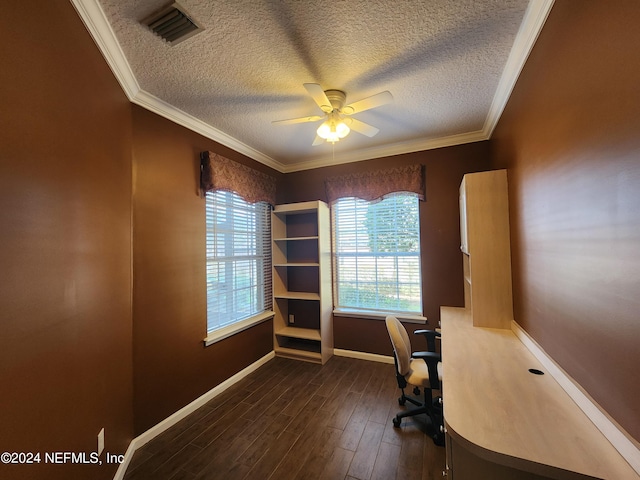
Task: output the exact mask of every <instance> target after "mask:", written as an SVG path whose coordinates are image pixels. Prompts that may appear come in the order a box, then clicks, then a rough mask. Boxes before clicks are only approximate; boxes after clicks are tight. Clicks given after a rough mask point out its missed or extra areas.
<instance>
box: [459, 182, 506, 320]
mask: <svg viewBox="0 0 640 480" xmlns="http://www.w3.org/2000/svg"><path fill="white" fill-rule="evenodd" d="M460 238H461V246H460V249H461V250H462V257H463V258H462V260H463V275H464V300H465V308H467V309H468V310H470V311H472V313H473V324H474V325H475V326H481V327H493V328H511V320H513V301H512V291H511V249H510V238H509V206H508V197H507V171H506V170H494V171H489V172H479V173H470V174H467V175H465V176H464V178H463V179H462V183H461V184H460Z"/></svg>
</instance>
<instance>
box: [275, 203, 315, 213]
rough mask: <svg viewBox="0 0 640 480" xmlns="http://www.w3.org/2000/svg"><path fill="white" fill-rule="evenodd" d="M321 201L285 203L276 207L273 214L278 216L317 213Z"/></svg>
mask: <svg viewBox="0 0 640 480" xmlns="http://www.w3.org/2000/svg"><path fill="white" fill-rule="evenodd" d="M319 204H320V201H318V200H313V201H309V202H299V203H285V204H283V205H276V206H275V208H274V209H273V213H274V214H276V215H287V214H300V213H316V212H317V211H318V207H319Z"/></svg>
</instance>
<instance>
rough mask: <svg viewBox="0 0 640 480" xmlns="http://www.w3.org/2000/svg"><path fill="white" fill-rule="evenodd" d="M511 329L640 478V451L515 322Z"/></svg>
mask: <svg viewBox="0 0 640 480" xmlns="http://www.w3.org/2000/svg"><path fill="white" fill-rule="evenodd" d="M511 330H512V331H513V333H515V335H516V336H517V337H518V338H519V339H520V341H521V342H522V343H523V344H524V346H525V347H527V348H528V349H529V351H530V352H531V353H532V354H533V355H534V356H535V357H536V358H537V359H538V360H539V361H540V363H542V365H544V367H545V368H546V369H547V371H548V372H549V373H550V374H551V376H552V377H553V378H555V380H556V381H557V382H558V383H559V384H560V386H561V387H562V388H563V389H564V391H565V392H567V394H568V395H569V396H570V397H571V398H572V399H573V401H574V402H576V405H578V407H580V409H581V410H582V411H583V412H584V413H585V415H587V417H589V419H590V420H591V421H592V422H593V424H594V425H595V426H596V428H597V429H598V430H600V432H602V434H603V435H604V436H605V437H606V438H607V440H609V442H610V443H611V445H613V447H614V448H615V449H616V450H618V452H619V453H620V455H622V457H623V458H624V459H625V460H626V461H627V462H628V463H629V465H631V467H632V468H633V469H634V470H635V471H636V472H637V473H638V474H639V475H640V448H638V445H636V444H635V442H634V441H633V440H632V439H631V438H630V437H629V436H628V435H627V434H626V433H625V432H624V430H622V428H621V427H620V426H619V425H618V424H617V423H616V422H615V421H614V420H613V419H611V418H610V417H609V416H608V415H607V414H606V413H605V412H604V411H603V410H602V408H601V407H600V406H599V405H598V404H597V403H596V402H595V401H594V400H593V399H592V398H591V397H590V396H589V394H588V393H587V392H585V391H584V390H583V389H582V387H580V385H579V384H578V383H577V382H576V381H575V380H573V379H572V378H571V377H570V376H569V375H568V374H567V372H565V371H564V370H563V369H562V368H561V367H560V366H559V365H558V364H557V363H556V362H555V361H554V360H553V359H552V358H551V357H550V356H549V355H548V354H547V352H545V351H544V350H543V349H542V347H541V346H540V345H538V343H537V342H536V341H535V340H534V339H533V338H531V337H530V336H529V334H528V333H527V332H526V331H524V330H523V328H522V327H521V326H520V325H518V324H517V323H516V322H515V321H512V322H511Z"/></svg>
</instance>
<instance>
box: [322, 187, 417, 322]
mask: <svg viewBox="0 0 640 480" xmlns="http://www.w3.org/2000/svg"><path fill="white" fill-rule="evenodd" d="M418 201H419V200H418V198H417V196H416V195H414V194H407V193H395V194H391V195H388V196H386V197H385V198H384V199H383V200H380V201H373V202H369V201H365V200H361V199H358V198H354V197H351V198H341V199H339V200H337V201H335V202H334V204H333V208H332V213H333V243H334V245H333V254H334V277H335V278H334V280H335V281H334V288H335V292H334V294H335V299H336V307H337V308H338V309H347V310H358V311H362V312H366V311H371V312H380V313H384V312H394V313H406V314H411V315H416V314H417V315H422V286H421V283H422V282H421V275H420V219H419V207H418Z"/></svg>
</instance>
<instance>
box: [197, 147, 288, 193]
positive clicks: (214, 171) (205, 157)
mask: <svg viewBox="0 0 640 480" xmlns="http://www.w3.org/2000/svg"><path fill="white" fill-rule="evenodd" d="M200 187H201V188H202V190H203V191H204V192H214V191H217V190H224V191H226V192H234V193H237V194H238V195H240V196H241V197H242V198H243V199H244V200H245V201H247V202H249V203H256V202H262V201H264V202H268V203H269V204H271V205H275V204H276V179H275V178H274V177H272V176H270V175H267V174H266V173H263V172H260V171H258V170H254V169H253V168H251V167H248V166H246V165H243V164H241V163H238V162H234V161H233V160H229V159H228V158H225V157H223V156H222V155H218V154H217V153H213V152H202V153H201V154H200Z"/></svg>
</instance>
